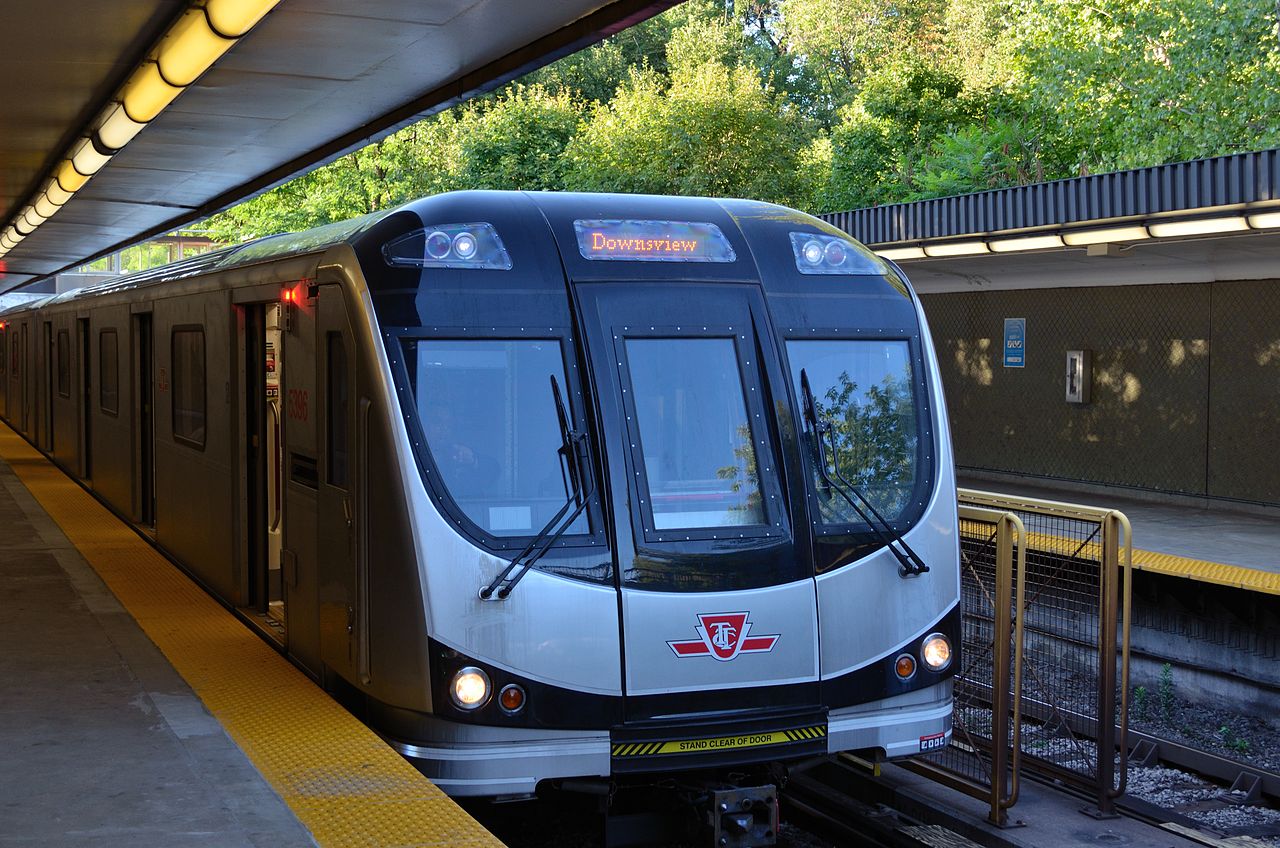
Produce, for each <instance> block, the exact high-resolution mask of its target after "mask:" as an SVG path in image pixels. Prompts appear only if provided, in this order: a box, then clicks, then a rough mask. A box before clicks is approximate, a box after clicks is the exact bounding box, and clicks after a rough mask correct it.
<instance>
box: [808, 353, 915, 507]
mask: <svg viewBox="0 0 1280 848" xmlns="http://www.w3.org/2000/svg"><path fill="white" fill-rule="evenodd" d="M787 358H788V359H789V360H790V362H791V376H792V380H793V382H794V383H795V390H796V395H797V397H798V396H799V395H800V370H801V369H804V370H805V372H806V373H807V374H808V377H809V385H810V387H811V388H812V390H813V398H814V403H815V405H816V406H817V407H818V414H819V415H820V416H822V417H823V418H825V419H826V420H827V421H828V422H829V423H830V424H831V427H832V430H833V432H834V435H835V443H836V455H837V457H838V465H837V470H838V471H839V472H840V475H841V476H843V477H844V478H845V479H846V480H848V481H849V482H851V483H853V484H854V485H855V486H857V487H858V488H859V489H860V490H861V492H862V494H863V495H865V496H866V498H867V499H868V500H870V501H871V503H872V504H873V505H875V508H876V509H877V510H878V511H879V512H880V514H881V515H883V516H884V517H885V518H886V519H888V520H889V521H894V520H896V519H898V518H899V517H900V516H901V515H902V513H903V511H904V510H905V509H906V508H907V507H908V506H909V505H910V503H911V498H912V494H913V492H914V491H915V488H916V484H917V482H918V481H917V477H918V474H919V468H918V466H919V451H920V437H919V430H918V425H917V422H918V416H917V408H916V407H917V401H916V395H915V391H914V388H913V386H914V381H913V379H912V368H911V360H912V354H911V348H910V344H909V343H908V342H907V341H906V340H904V339H884V340H881V339H874V340H871V339H868V340H861V339H859V340H853V339H843V340H814V341H809V340H804V341H788V342H787ZM827 444H828V449H829V447H830V443H829V442H828V443H827ZM828 459H829V460H830V459H831V457H830V456H829V457H828ZM814 486H815V490H816V491H818V492H820V493H821V492H823V491H824V487H823V486H822V485H820V483H819V481H817V480H815V481H814ZM817 500H818V512H819V520H820V522H821V523H822V524H824V525H849V524H861V523H862V519H861V518H859V517H858V515H857V514H856V513H855V512H854V510H853V508H852V507H851V506H850V505H849V504H848V503H847V502H845V500H844V499H843V498H840V497H823V496H820V497H819V498H818V499H817Z"/></svg>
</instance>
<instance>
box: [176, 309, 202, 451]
mask: <svg viewBox="0 0 1280 848" xmlns="http://www.w3.org/2000/svg"><path fill="white" fill-rule="evenodd" d="M172 358H173V438H174V440H175V441H179V442H183V443H185V444H188V445H191V446H192V447H196V448H200V449H201V450H203V449H204V444H205V438H206V433H205V408H206V407H205V370H204V330H203V329H202V328H176V329H174V331H173V354H172Z"/></svg>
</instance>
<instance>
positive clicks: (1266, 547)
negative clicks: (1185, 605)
mask: <svg viewBox="0 0 1280 848" xmlns="http://www.w3.org/2000/svg"><path fill="white" fill-rule="evenodd" d="M958 476H959V480H958V482H959V485H960V487H961V488H964V489H977V490H980V491H985V492H999V493H1002V494H1008V495H1012V496H1015V497H1024V498H1034V499H1036V500H1048V501H1064V502H1067V503H1079V504H1088V505H1089V506H1094V507H1100V508H1103V509H1115V510H1119V511H1120V512H1123V513H1124V514H1125V515H1126V516H1127V517H1128V519H1129V523H1130V524H1131V525H1132V527H1133V566H1134V568H1135V569H1141V570H1144V571H1152V572H1157V573H1161V574H1168V575H1172V576H1176V577H1183V578H1186V579H1189V580H1195V581H1199V582H1203V583H1214V584H1217V585H1220V586H1232V587H1235V588H1240V589H1245V590H1247V591H1252V592H1262V593H1265V594H1271V595H1280V510H1277V511H1276V513H1275V514H1274V515H1268V514H1266V513H1265V512H1257V513H1253V512H1243V511H1236V510H1232V509H1229V508H1227V507H1225V506H1217V505H1200V504H1203V502H1199V504H1197V505H1191V504H1180V503H1164V502H1156V501H1151V500H1146V499H1141V498H1138V497H1132V496H1127V495H1126V494H1124V493H1122V492H1112V491H1110V490H1106V489H1101V488H1099V487H1087V488H1084V487H1082V488H1079V489H1074V488H1071V487H1070V486H1069V485H1067V484H1065V483H1064V484H1058V483H1056V482H1055V483H1054V484H1052V485H1050V484H1046V483H1045V482H1040V481H1037V480H1035V479H1028V478H1019V477H1016V476H1014V475H1005V474H1000V475H987V474H981V475H978V474H965V473H964V472H963V471H961V472H960V474H959V475H958Z"/></svg>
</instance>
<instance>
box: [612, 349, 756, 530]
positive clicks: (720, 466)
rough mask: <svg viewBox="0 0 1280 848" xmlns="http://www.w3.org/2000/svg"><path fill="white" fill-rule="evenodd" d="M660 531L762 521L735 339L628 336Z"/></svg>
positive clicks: (651, 495)
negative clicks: (644, 337)
mask: <svg viewBox="0 0 1280 848" xmlns="http://www.w3.org/2000/svg"><path fill="white" fill-rule="evenodd" d="M626 346H627V363H628V365H629V367H630V371H631V385H632V388H633V392H634V398H633V401H632V402H633V403H634V405H635V411H636V419H637V422H638V429H639V436H640V444H641V448H642V451H643V456H644V471H645V478H646V480H647V482H648V484H649V499H650V504H651V505H652V512H653V521H654V526H655V527H656V529H659V530H665V529H671V528H677V527H678V528H695V527H696V528H701V527H726V526H737V525H744V524H763V523H764V511H763V509H762V507H761V503H760V483H759V479H758V475H757V473H756V454H755V449H754V448H753V446H752V444H751V428H750V426H749V424H748V420H747V406H746V400H745V398H744V395H743V391H742V375H741V373H739V370H738V360H737V356H736V354H735V352H734V346H733V339H688V338H685V339H627V342H626Z"/></svg>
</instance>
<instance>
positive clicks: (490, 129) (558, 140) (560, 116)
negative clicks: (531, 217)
mask: <svg viewBox="0 0 1280 848" xmlns="http://www.w3.org/2000/svg"><path fill="white" fill-rule="evenodd" d="M581 113H582V107H581V105H580V104H579V103H578V102H576V101H575V100H574V99H573V98H572V97H571V96H570V95H569V93H568V92H566V91H561V92H559V93H553V92H552V91H550V90H548V89H547V88H545V87H544V86H541V85H534V86H523V85H516V86H512V87H510V88H507V89H506V90H504V91H503V92H502V93H501V94H500V95H499V96H498V98H497V99H496V100H493V101H490V102H488V103H485V104H483V105H480V106H475V107H472V108H470V109H467V110H466V111H464V112H463V114H462V116H461V117H460V118H459V120H458V132H457V141H456V143H457V149H458V152H459V158H460V161H459V163H458V168H457V171H456V174H455V175H454V176H453V178H452V179H451V182H453V183H456V184H457V185H459V186H465V187H476V188H480V187H483V188H491V189H521V190H525V191H539V190H556V189H560V188H563V186H564V169H565V162H564V158H563V155H562V154H563V153H564V148H565V146H566V145H567V144H568V143H569V140H570V139H571V138H572V137H573V134H574V131H575V130H576V128H577V125H578V120H579V117H580V115H581ZM423 193H428V192H421V191H420V192H419V194H423Z"/></svg>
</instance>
